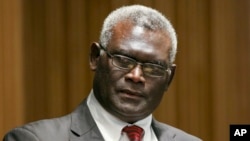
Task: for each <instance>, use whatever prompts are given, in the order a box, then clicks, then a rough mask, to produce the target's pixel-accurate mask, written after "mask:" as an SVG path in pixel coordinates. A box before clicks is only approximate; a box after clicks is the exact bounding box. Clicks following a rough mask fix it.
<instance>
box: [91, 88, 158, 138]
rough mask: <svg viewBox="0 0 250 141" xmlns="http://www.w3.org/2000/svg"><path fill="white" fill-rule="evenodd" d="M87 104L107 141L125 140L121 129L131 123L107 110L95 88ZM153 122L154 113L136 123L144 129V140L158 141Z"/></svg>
mask: <svg viewBox="0 0 250 141" xmlns="http://www.w3.org/2000/svg"><path fill="white" fill-rule="evenodd" d="M87 105H88V107H89V109H90V113H91V115H92V116H93V118H94V120H95V122H96V124H97V126H98V128H99V130H100V132H101V134H102V136H103V138H104V140H105V141H121V140H124V139H122V138H123V135H122V133H121V131H122V129H123V127H125V126H127V125H129V124H128V123H126V122H124V121H121V120H120V119H118V118H116V117H115V116H113V115H111V114H110V113H109V112H107V111H106V110H105V109H104V108H103V107H102V106H101V105H100V103H99V102H98V101H97V99H96V97H95V95H94V93H93V90H92V92H91V93H90V95H89V96H88V98H87ZM151 122H152V114H150V115H149V116H147V117H146V118H144V119H142V120H140V121H137V122H136V123H134V124H135V125H137V126H140V127H141V128H143V129H144V132H145V134H144V137H143V141H157V138H156V136H155V133H154V131H153V129H152V127H151Z"/></svg>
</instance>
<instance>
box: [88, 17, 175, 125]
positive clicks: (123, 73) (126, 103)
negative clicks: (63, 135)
mask: <svg viewBox="0 0 250 141" xmlns="http://www.w3.org/2000/svg"><path fill="white" fill-rule="evenodd" d="M170 45H171V42H170V39H169V37H168V34H167V33H164V32H162V31H152V30H149V29H145V28H142V27H140V26H136V25H133V24H132V23H131V22H129V21H123V22H120V23H118V24H117V25H116V26H115V27H114V28H113V35H112V38H111V40H110V42H109V44H108V46H107V50H108V52H110V53H111V54H120V55H125V56H129V57H131V58H134V59H136V60H137V61H139V62H153V63H157V64H160V65H167V64H168V51H169V49H170ZM100 51H101V50H100V45H99V44H98V43H93V44H92V46H91V55H90V68H91V70H93V71H95V76H94V81H93V90H94V94H95V96H96V98H97V99H98V101H99V102H100V104H101V105H102V106H103V107H104V108H105V109H106V110H107V111H108V112H109V113H111V114H112V115H114V116H116V117H117V118H119V119H120V120H123V121H125V122H128V123H134V122H136V121H138V120H141V119H143V118H145V117H147V116H148V115H149V114H151V113H152V112H153V111H154V110H155V108H156V107H157V106H158V105H159V103H160V101H161V99H162V96H163V95H164V92H165V91H166V90H167V88H168V86H169V84H170V83H171V80H172V78H173V75H174V72H175V65H172V66H170V69H171V74H170V76H168V77H167V76H164V77H150V76H145V75H144V74H143V72H142V69H141V66H140V65H137V66H136V67H135V68H133V69H132V70H121V69H119V68H117V67H115V66H113V65H112V63H111V58H109V57H108V55H107V54H106V53H104V54H103V55H100Z"/></svg>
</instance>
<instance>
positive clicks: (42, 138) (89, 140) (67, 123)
mask: <svg viewBox="0 0 250 141" xmlns="http://www.w3.org/2000/svg"><path fill="white" fill-rule="evenodd" d="M152 127H153V130H154V132H155V134H156V136H157V138H158V140H159V141H200V139H198V138H196V137H194V136H192V135H190V134H187V133H185V132H183V131H181V130H179V129H176V128H174V127H171V126H169V125H166V124H163V123H160V122H158V121H156V120H153V122H152ZM3 141H104V139H103V137H102V135H101V133H100V131H99V129H98V127H97V125H96V123H95V121H94V119H93V117H92V116H91V114H90V111H89V108H88V106H87V102H86V100H85V101H83V102H82V103H81V104H80V106H79V107H78V108H77V109H76V110H75V111H74V112H72V113H71V114H69V115H66V116H63V117H60V118H55V119H48V120H41V121H36V122H33V123H29V124H27V125H24V126H23V127H19V128H15V129H13V130H12V131H10V132H9V133H7V134H6V135H5V137H4V139H3Z"/></svg>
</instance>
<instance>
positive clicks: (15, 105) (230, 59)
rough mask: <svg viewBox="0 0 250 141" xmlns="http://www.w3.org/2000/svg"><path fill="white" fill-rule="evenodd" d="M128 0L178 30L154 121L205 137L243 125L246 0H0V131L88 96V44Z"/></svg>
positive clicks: (207, 140) (249, 110) (247, 111)
mask: <svg viewBox="0 0 250 141" xmlns="http://www.w3.org/2000/svg"><path fill="white" fill-rule="evenodd" d="M128 4H143V5H146V6H150V7H152V8H156V9H157V10H159V11H160V12H162V13H163V14H164V15H166V16H167V17H168V18H169V19H170V21H171V22H172V24H173V25H174V27H175V29H176V32H177V34H178V41H179V42H178V54H177V60H176V64H177V70H176V71H177V72H176V76H175V78H174V81H173V83H172V85H171V86H170V88H169V90H168V92H167V93H166V94H165V96H164V99H163V100H162V102H161V105H160V106H159V107H158V108H157V110H156V112H155V113H154V116H155V117H156V118H157V119H158V120H160V121H162V122H165V123H168V124H170V125H173V126H175V127H177V128H180V129H182V130H185V131H187V132H189V133H191V134H194V135H196V136H198V137H200V138H202V139H203V140H204V141H227V140H229V125H230V124H250V102H249V101H250V74H249V73H250V1H249V0H91V1H90V0H89V1H88V0H0V138H2V137H3V135H4V134H5V133H6V132H7V131H9V130H10V129H11V128H14V127H16V126H20V125H22V124H25V123H27V122H31V121H35V120H39V119H44V118H53V117H58V116H62V115H64V114H67V113H70V112H71V111H72V110H73V109H74V108H75V107H76V106H77V105H78V104H79V103H80V101H81V100H83V99H84V98H85V97H86V96H87V95H88V93H89V92H90V90H91V87H92V77H93V73H92V72H91V71H90V69H89V66H88V55H89V47H90V45H91V43H92V42H93V41H98V39H99V33H100V30H101V26H102V22H103V20H104V18H105V17H106V16H107V15H108V13H109V12H110V11H112V10H114V9H116V8H118V7H120V6H122V5H128Z"/></svg>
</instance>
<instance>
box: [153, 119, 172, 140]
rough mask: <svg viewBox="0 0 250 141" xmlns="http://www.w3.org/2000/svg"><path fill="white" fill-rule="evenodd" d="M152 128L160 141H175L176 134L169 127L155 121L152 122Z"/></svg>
mask: <svg viewBox="0 0 250 141" xmlns="http://www.w3.org/2000/svg"><path fill="white" fill-rule="evenodd" d="M152 128H153V130H154V132H155V135H156V137H157V138H158V141H175V139H174V138H175V136H176V133H174V132H172V130H170V129H169V128H168V126H166V125H163V124H162V123H160V122H158V121H157V120H155V119H153V121H152Z"/></svg>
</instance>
